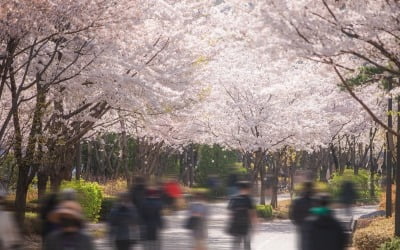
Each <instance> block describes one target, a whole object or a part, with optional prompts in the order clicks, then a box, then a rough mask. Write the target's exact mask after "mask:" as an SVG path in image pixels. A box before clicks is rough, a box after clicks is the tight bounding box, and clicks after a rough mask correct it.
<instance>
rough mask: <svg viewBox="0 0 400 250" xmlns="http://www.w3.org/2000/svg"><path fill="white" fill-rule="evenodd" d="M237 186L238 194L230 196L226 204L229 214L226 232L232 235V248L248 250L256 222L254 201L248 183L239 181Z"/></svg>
mask: <svg viewBox="0 0 400 250" xmlns="http://www.w3.org/2000/svg"><path fill="white" fill-rule="evenodd" d="M238 188H239V194H238V195H236V196H234V197H232V198H231V199H230V201H229V205H228V209H229V211H230V214H231V216H230V217H231V218H230V222H229V223H230V224H229V228H228V233H229V234H230V235H232V236H233V237H234V240H233V248H232V249H235V250H238V249H245V250H250V249H251V233H252V230H253V228H254V226H255V225H256V223H257V215H256V210H255V205H254V202H253V200H252V198H251V196H250V191H251V185H250V183H249V182H245V181H242V182H239V183H238ZM242 244H243V247H242V246H241V245H242Z"/></svg>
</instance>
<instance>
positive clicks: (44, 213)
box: [39, 193, 59, 242]
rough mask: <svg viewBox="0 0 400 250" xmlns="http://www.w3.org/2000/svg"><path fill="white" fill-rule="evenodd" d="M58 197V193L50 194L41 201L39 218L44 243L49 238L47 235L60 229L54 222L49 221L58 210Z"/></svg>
mask: <svg viewBox="0 0 400 250" xmlns="http://www.w3.org/2000/svg"><path fill="white" fill-rule="evenodd" d="M58 202H59V201H58V197H57V194H56V193H50V194H48V195H47V196H46V197H44V199H43V200H42V201H41V207H40V210H39V216H40V221H41V229H42V234H41V235H42V241H43V242H44V239H45V238H46V237H47V235H49V234H51V233H52V232H54V231H56V230H57V229H58V224H56V223H54V222H52V221H51V220H50V219H49V215H50V214H51V213H52V212H53V211H54V210H55V209H56V208H57V205H58Z"/></svg>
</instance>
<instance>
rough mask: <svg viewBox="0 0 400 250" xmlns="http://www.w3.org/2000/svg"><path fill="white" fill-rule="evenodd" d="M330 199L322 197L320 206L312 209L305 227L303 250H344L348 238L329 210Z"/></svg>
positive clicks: (325, 196)
mask: <svg viewBox="0 0 400 250" xmlns="http://www.w3.org/2000/svg"><path fill="white" fill-rule="evenodd" d="M329 203H330V197H329V195H328V194H322V195H320V197H319V199H318V205H317V206H316V207H314V208H312V209H311V215H310V216H309V217H308V218H307V219H306V220H305V222H304V226H303V230H304V233H303V240H302V242H303V244H302V248H301V250H321V249H324V250H344V249H345V248H346V243H347V236H346V233H345V231H344V229H343V228H342V226H341V224H340V222H339V221H338V220H337V219H336V218H335V217H334V216H333V212H332V210H331V209H329V207H328V206H329Z"/></svg>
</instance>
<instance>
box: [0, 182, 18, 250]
mask: <svg viewBox="0 0 400 250" xmlns="http://www.w3.org/2000/svg"><path fill="white" fill-rule="evenodd" d="M6 197H7V193H6V192H5V191H4V190H2V189H1V190H0V249H1V250H12V249H18V247H20V245H21V235H20V233H19V230H18V227H17V224H16V223H15V220H14V216H13V214H12V213H11V212H7V211H5V210H4V208H3V205H4V203H5V201H6Z"/></svg>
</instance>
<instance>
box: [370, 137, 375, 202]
mask: <svg viewBox="0 0 400 250" xmlns="http://www.w3.org/2000/svg"><path fill="white" fill-rule="evenodd" d="M373 140H374V139H373V135H372V129H371V130H370V145H369V146H370V149H369V162H370V190H369V192H370V196H371V198H374V197H375V162H374V159H373V142H374V141H373Z"/></svg>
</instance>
